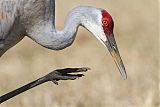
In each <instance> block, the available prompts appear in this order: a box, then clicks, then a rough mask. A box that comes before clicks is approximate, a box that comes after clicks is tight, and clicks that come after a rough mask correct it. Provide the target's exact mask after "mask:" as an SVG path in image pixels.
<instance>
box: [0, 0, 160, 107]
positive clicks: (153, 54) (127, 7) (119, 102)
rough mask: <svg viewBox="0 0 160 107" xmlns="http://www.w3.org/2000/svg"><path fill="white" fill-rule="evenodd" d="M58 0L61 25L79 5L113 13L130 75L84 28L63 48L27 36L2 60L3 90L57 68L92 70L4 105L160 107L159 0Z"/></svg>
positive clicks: (0, 91) (0, 89)
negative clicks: (43, 44) (51, 47)
mask: <svg viewBox="0 0 160 107" xmlns="http://www.w3.org/2000/svg"><path fill="white" fill-rule="evenodd" d="M56 4H57V5H56V7H57V8H56V26H57V28H58V29H60V28H62V27H63V23H64V20H65V17H66V15H67V13H68V12H69V11H70V10H71V9H72V8H74V7H76V6H78V5H90V6H95V7H101V8H104V9H106V10H108V11H109V13H111V15H112V16H113V19H114V22H115V28H114V33H115V37H116V40H117V44H118V47H119V50H120V53H121V56H122V59H123V61H124V64H125V66H126V70H127V73H128V79H127V80H122V78H121V76H120V74H119V72H118V69H117V68H116V65H115V63H114V62H113V59H112V58H111V56H110V54H109V52H108V50H106V49H105V48H104V47H103V46H102V45H101V44H100V43H99V42H98V41H97V40H96V39H95V38H94V37H93V36H92V35H91V34H90V33H89V32H88V31H86V30H84V29H83V28H80V29H79V32H78V34H77V38H76V40H75V42H74V44H73V45H72V46H71V47H69V48H67V49H65V50H62V51H51V50H48V49H45V48H43V47H41V46H39V45H38V44H36V43H35V42H33V41H32V40H31V39H29V38H27V37H25V38H24V39H23V40H22V41H21V42H20V43H19V44H18V45H16V46H15V47H13V48H12V49H10V50H9V51H8V52H6V53H5V54H4V55H3V56H2V58H1V59H0V73H1V74H0V94H1V95H2V94H4V93H6V92H9V91H11V90H13V89H16V88H18V87H20V86H22V85H24V84H26V83H28V82H30V81H32V80H35V79H37V78H39V77H40V76H43V75H44V74H47V73H48V72H49V71H51V70H53V69H57V68H64V67H82V66H88V67H91V68H92V71H90V72H88V73H86V76H85V77H84V78H81V79H78V80H76V81H63V82H60V85H59V86H56V85H54V84H52V83H47V84H43V85H41V86H39V87H36V88H34V89H32V90H30V91H27V92H25V93H23V94H21V95H19V96H17V97H15V98H13V99H12V100H9V101H8V102H6V103H3V104H1V105H0V107H158V106H159V103H160V102H159V101H160V99H159V93H160V91H159V90H158V82H159V81H158V71H159V70H158V58H159V54H158V48H159V47H158V1H156V0H94V1H93V0H57V3H56Z"/></svg>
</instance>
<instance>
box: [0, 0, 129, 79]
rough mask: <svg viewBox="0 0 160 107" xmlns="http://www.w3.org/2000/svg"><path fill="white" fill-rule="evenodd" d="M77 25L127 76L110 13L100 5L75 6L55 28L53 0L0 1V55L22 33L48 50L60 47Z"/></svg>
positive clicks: (71, 38) (66, 43)
mask: <svg viewBox="0 0 160 107" xmlns="http://www.w3.org/2000/svg"><path fill="white" fill-rule="evenodd" d="M79 26H83V27H84V28H86V29H87V30H88V31H90V32H91V33H92V34H93V35H94V36H95V37H96V38H97V39H98V40H99V41H100V42H101V43H102V44H103V45H104V46H105V47H107V48H108V50H109V52H110V53H111V55H112V57H113V59H114V61H115V63H116V65H117V67H118V69H119V72H120V74H121V75H122V77H123V78H124V79H126V78H127V74H126V71H125V67H124V64H123V62H122V59H121V57H120V54H119V51H118V48H117V44H116V41H115V38H114V34H113V27H114V22H113V19H112V17H111V15H110V14H109V13H108V12H107V11H106V10H105V9H101V8H95V7H89V6H79V7H76V8H74V9H73V10H72V11H71V12H70V13H69V14H68V16H67V19H66V22H65V26H64V28H63V29H62V30H60V31H59V30H56V29H55V0H1V1H0V56H2V55H3V54H4V53H5V52H6V51H7V50H8V49H9V48H11V47H13V46H14V45H15V44H17V43H18V42H19V41H21V40H22V39H23V37H24V35H27V36H28V37H29V38H31V39H32V40H34V41H35V42H36V43H38V44H40V45H42V46H43V47H46V48H48V49H52V50H61V49H64V48H66V47H68V46H70V45H71V44H72V43H73V41H74V40H75V37H76V33H77V30H78V27H79Z"/></svg>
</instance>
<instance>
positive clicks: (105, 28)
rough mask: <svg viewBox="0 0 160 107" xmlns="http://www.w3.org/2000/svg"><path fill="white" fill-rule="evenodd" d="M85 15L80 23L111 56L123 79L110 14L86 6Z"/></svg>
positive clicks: (123, 70)
mask: <svg viewBox="0 0 160 107" xmlns="http://www.w3.org/2000/svg"><path fill="white" fill-rule="evenodd" d="M85 10H87V12H86V13H87V15H83V16H85V21H84V22H83V23H82V25H84V26H85V27H86V28H87V29H88V30H89V31H90V32H91V33H92V34H93V35H94V36H95V37H96V38H97V39H98V40H99V41H100V42H101V43H102V44H103V45H104V46H105V47H106V48H108V50H109V52H110V54H111V56H112V57H113V59H114V61H115V63H116V65H117V67H118V69H119V72H120V74H121V76H122V78H123V79H126V78H127V74H126V70H125V67H124V64H123V61H122V59H121V56H120V54H119V50H118V47H117V44H116V41H115V38H114V33H113V28H114V22H113V19H112V17H111V15H110V14H109V13H108V12H107V11H106V10H104V9H97V8H93V7H89V8H88V7H87V9H85Z"/></svg>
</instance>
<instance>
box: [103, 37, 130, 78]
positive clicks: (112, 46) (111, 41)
mask: <svg viewBox="0 0 160 107" xmlns="http://www.w3.org/2000/svg"><path fill="white" fill-rule="evenodd" d="M106 37H107V41H104V44H105V46H106V47H107V48H108V50H109V52H110V54H111V56H112V57H113V59H114V61H115V63H116V65H117V67H118V69H119V72H120V74H121V76H122V78H123V79H127V73H126V70H125V67H124V64H123V61H122V59H121V56H120V54H119V51H118V47H117V44H116V41H115V38H114V35H113V34H110V35H107V34H106Z"/></svg>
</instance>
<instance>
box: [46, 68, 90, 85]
mask: <svg viewBox="0 0 160 107" xmlns="http://www.w3.org/2000/svg"><path fill="white" fill-rule="evenodd" d="M88 70H90V68H88V67H82V68H64V69H57V70H54V71H52V72H51V73H49V74H47V75H46V76H44V77H45V78H47V80H48V81H52V82H53V83H55V84H56V85H58V81H59V80H75V79H77V78H80V77H83V76H84V74H75V73H79V72H87V71H88Z"/></svg>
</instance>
